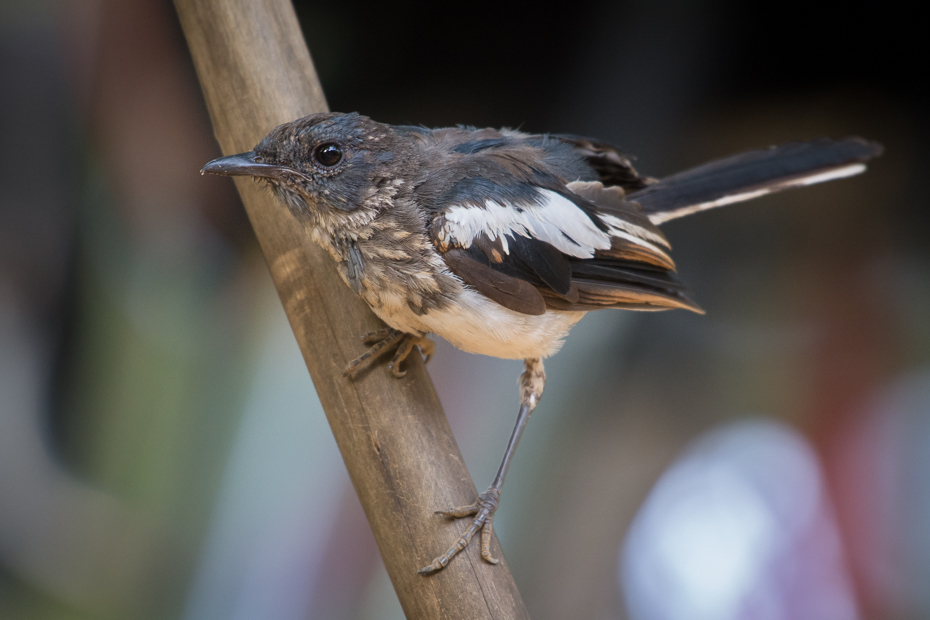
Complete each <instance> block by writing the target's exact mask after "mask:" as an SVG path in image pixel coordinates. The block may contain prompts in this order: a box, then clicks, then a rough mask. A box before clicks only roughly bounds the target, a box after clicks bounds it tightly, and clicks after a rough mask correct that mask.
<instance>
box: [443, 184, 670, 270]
mask: <svg viewBox="0 0 930 620" xmlns="http://www.w3.org/2000/svg"><path fill="white" fill-rule="evenodd" d="M539 192H540V194H542V196H543V202H542V203H541V204H538V205H527V206H523V207H520V208H517V207H514V206H511V205H507V204H501V203H499V202H496V201H494V200H488V201H486V202H485V206H484V207H473V206H464V205H455V206H453V207H451V208H449V210H448V211H446V212H445V214H444V217H445V220H446V222H445V224H444V226H443V230H442V235H443V237H444V238H445V239H444V240H445V241H447V242H448V241H452V242H454V243H455V244H458V245H461V246H463V247H466V248H467V247H470V246H471V244H472V242H473V241H474V240H475V237H477V236H478V235H479V234H481V233H484V234H486V235H487V236H488V237H489V238H490V239H491V240H492V241H493V240H496V239H500V241H501V245H502V246H503V248H504V251H505V252H507V253H508V254H509V253H510V248H509V246H508V244H507V237H508V236H512V235H521V236H523V237H527V238H530V239H538V240H540V241H545V242H546V243H548V244H550V245H552V246H554V247H555V248H556V249H558V250H559V251H560V252H562V253H563V254H567V255H569V256H574V257H576V258H593V257H594V252H595V250H609V249H610V238H611V237H622V238H624V239H626V240H628V241H632V242H633V243H636V244H639V245H642V246H645V247H648V248H650V249H652V250H655V251H657V252H660V253H661V252H662V251H661V250H660V249H659V248H657V247H656V246H654V245H653V244H652V243H650V242H649V241H646V240H644V239H642V238H641V237H642V236H644V235H650V236H653V237H654V236H655V235H652V234H651V233H649V231H646V230H643V229H642V228H640V227H638V226H633V225H631V224H628V223H627V222H623V221H622V220H619V219H618V218H616V217H613V216H610V215H601V214H598V217H599V218H600V219H601V221H602V222H603V223H604V224H606V225H607V227H608V231H607V232H605V231H603V230H601V229H600V228H598V227H597V226H596V225H595V224H594V222H592V221H591V218H590V217H588V215H587V214H586V213H585V212H584V211H582V210H581V209H579V208H578V206H577V205H576V204H575V203H573V202H572V201H571V200H569V199H568V198H565V197H564V196H561V195H560V194H558V193H556V192H553V191H552V190H545V189H543V190H539ZM631 227H632V228H634V229H635V230H630V228H631Z"/></svg>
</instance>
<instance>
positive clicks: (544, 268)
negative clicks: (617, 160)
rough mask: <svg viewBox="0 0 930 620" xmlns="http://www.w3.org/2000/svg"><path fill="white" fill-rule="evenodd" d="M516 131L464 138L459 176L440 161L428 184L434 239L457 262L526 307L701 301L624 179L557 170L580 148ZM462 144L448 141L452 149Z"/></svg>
mask: <svg viewBox="0 0 930 620" xmlns="http://www.w3.org/2000/svg"><path fill="white" fill-rule="evenodd" d="M530 138H533V139H536V138H537V137H530ZM512 139H514V138H513V136H506V135H505V136H502V137H493V136H484V137H483V138H482V144H480V145H478V147H480V148H477V147H475V148H472V147H463V146H461V142H460V144H459V145H457V146H456V147H455V148H457V149H458V151H457V152H456V156H455V157H454V158H453V159H452V160H450V161H446V162H444V163H443V166H442V167H441V170H442V172H441V174H446V175H452V176H451V177H450V176H446V177H440V176H438V175H439V174H440V173H439V172H438V171H437V176H435V177H434V179H433V182H432V184H431V183H430V182H429V181H427V182H425V183H424V184H423V185H422V186H421V187H420V188H419V191H420V196H421V199H422V200H424V203H425V204H428V205H429V206H428V207H427V210H428V211H429V212H430V213H431V214H432V219H431V223H430V227H429V232H430V236H431V239H432V241H433V243H434V245H435V247H436V249H437V250H438V251H439V253H440V254H441V255H442V256H443V258H444V259H445V261H446V264H447V265H448V267H449V269H450V270H451V271H452V272H454V273H455V274H457V275H458V276H459V277H460V278H462V280H463V281H464V282H466V283H467V284H470V285H472V286H473V287H475V288H476V289H477V290H478V291H479V292H481V293H482V294H484V295H485V296H486V297H488V298H490V299H492V300H494V301H496V302H497V303H499V304H501V305H502V306H505V307H507V308H510V309H511V310H515V311H517V312H522V313H525V314H542V313H543V312H545V310H546V308H554V309H560V310H591V309H596V308H605V307H624V308H632V309H643V310H647V309H648V310H661V309H666V308H689V309H692V310H696V311H699V308H698V307H697V306H696V305H695V304H694V303H693V302H692V301H691V300H689V299H688V298H687V296H686V295H685V293H684V289H683V287H682V286H681V284H680V283H678V281H677V280H676V279H675V277H674V275H673V271H674V263H673V262H672V259H671V257H669V255H668V253H667V248H668V243H667V241H666V240H665V237H664V236H663V235H662V233H661V232H660V231H659V229H658V228H656V227H655V225H654V224H652V223H651V222H650V221H649V219H648V218H646V217H645V216H644V215H643V214H642V213H641V212H640V211H639V207H638V206H637V205H636V204H634V203H630V202H628V201H625V200H623V191H622V190H621V189H619V188H605V187H604V185H603V184H602V183H600V182H598V181H569V182H566V180H565V177H564V176H562V175H560V174H557V171H558V169H559V168H560V167H562V168H569V167H571V165H577V156H574V155H571V156H570V157H573V158H575V159H574V160H572V161H574V162H575V164H571V163H565V162H563V161H561V160H560V159H559V157H560V156H564V155H565V152H564V151H560V150H559V149H560V148H562V147H555V148H554V149H553V151H552V152H549V151H546V148H547V147H548V146H549V143H545V144H543V146H542V147H540V146H539V144H533V143H526V142H520V143H514V144H507V140H512ZM551 143H552V144H561V143H560V142H558V141H557V140H556V139H551ZM475 144H476V142H475ZM453 150H454V149H450V148H448V145H446V148H445V150H444V151H443V152H445V153H448V152H449V151H453ZM550 159H555V161H554V162H552V163H550V162H549V161H548V160H550ZM457 170H458V171H465V172H464V173H462V174H458V175H456V171H457ZM587 175H588V176H589V177H592V176H594V175H593V174H591V172H590V170H588V171H587ZM577 176H578V175H576V177H577Z"/></svg>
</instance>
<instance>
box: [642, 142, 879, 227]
mask: <svg viewBox="0 0 930 620" xmlns="http://www.w3.org/2000/svg"><path fill="white" fill-rule="evenodd" d="M881 152H882V147H881V145H879V144H877V143H875V142H868V141H866V140H863V139H861V138H846V139H845V140H840V141H834V140H829V139H827V138H820V139H818V140H812V141H810V142H792V143H789V144H783V145H781V146H777V147H772V148H769V149H763V150H758V151H749V152H747V153H742V154H740V155H734V156H733V157H727V158H724V159H718V160H716V161H712V162H710V163H707V164H704V165H702V166H698V167H697V168H692V169H690V170H686V171H685V172H680V173H678V174H675V175H672V176H670V177H666V178H664V179H662V180H660V181H657V182H655V183H653V184H651V185H649V186H648V187H646V188H644V189H641V190H638V191H635V192H632V193H630V194H628V196H627V197H628V198H629V200H635V201H636V202H638V203H639V204H640V206H641V207H642V209H643V212H644V213H645V214H646V215H647V216H648V217H649V219H651V220H652V221H653V222H654V223H656V224H659V223H662V222H666V221H668V220H671V219H675V218H678V217H682V216H685V215H690V214H691V213H696V212H698V211H704V210H706V209H710V208H713V207H718V206H722V205H725V204H731V203H734V202H741V201H743V200H749V199H751V198H756V197H758V196H762V195H765V194H771V193H774V192H778V191H781V190H784V189H788V188H791V187H801V186H804V185H812V184H814V183H820V182H822V181H828V180H831V179H835V178H842V177H844V176H852V175H854V174H859V173H860V172H862V171H863V170H865V166H864V165H863V164H864V162H867V161H869V160H870V159H872V158H874V157H877V156H879V155H880V154H881Z"/></svg>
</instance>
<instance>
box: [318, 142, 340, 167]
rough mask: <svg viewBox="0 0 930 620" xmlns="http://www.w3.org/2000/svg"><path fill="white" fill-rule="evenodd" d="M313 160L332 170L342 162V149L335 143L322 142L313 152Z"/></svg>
mask: <svg viewBox="0 0 930 620" xmlns="http://www.w3.org/2000/svg"><path fill="white" fill-rule="evenodd" d="M313 159H315V160H316V162H317V163H318V164H320V165H321V166H326V167H327V168H332V167H333V166H335V165H336V164H338V163H339V162H341V161H342V148H340V147H339V145H338V144H336V143H335V142H324V143H323V144H321V145H320V146H318V147H316V149H315V150H314V151H313Z"/></svg>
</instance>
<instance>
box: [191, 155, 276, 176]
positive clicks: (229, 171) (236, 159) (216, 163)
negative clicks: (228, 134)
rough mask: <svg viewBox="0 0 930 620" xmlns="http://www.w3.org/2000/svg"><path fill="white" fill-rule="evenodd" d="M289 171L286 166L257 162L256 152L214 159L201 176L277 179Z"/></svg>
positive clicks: (202, 170) (204, 168)
mask: <svg viewBox="0 0 930 620" xmlns="http://www.w3.org/2000/svg"><path fill="white" fill-rule="evenodd" d="M287 170H289V169H288V168H285V167H284V166H275V165H273V164H265V163H262V162H259V161H256V155H255V151H249V152H247V153H238V154H236V155H227V156H226V157H220V158H218V159H214V160H213V161H211V162H210V163H208V164H207V165H206V166H204V167H203V169H201V171H200V174H206V173H208V172H209V173H210V174H221V175H224V176H230V177H235V176H251V177H266V178H277V177H280V176H281V175H282V174H283V173H284V172H285V171H287Z"/></svg>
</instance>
